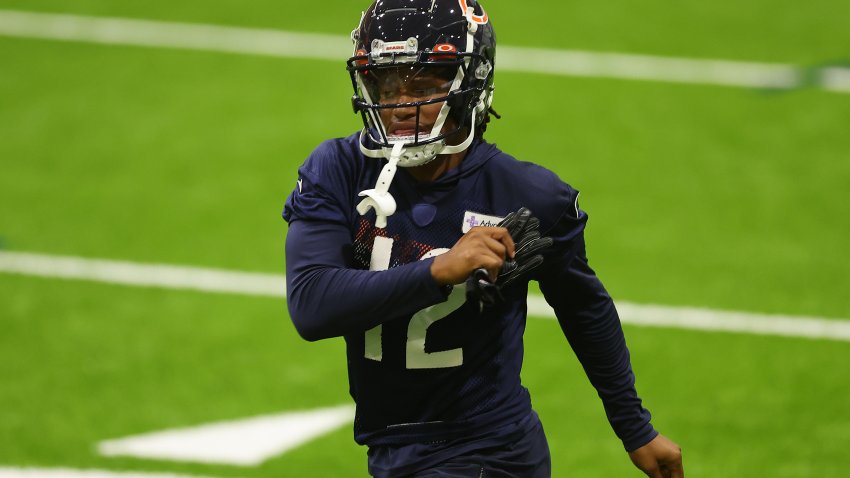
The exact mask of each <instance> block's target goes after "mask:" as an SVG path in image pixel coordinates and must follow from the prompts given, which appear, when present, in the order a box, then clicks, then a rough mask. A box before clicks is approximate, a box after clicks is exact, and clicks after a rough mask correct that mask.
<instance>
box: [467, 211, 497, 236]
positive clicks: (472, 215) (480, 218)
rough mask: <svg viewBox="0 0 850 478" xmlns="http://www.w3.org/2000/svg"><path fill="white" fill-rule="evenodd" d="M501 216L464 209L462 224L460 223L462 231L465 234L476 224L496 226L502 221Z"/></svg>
mask: <svg viewBox="0 0 850 478" xmlns="http://www.w3.org/2000/svg"><path fill="white" fill-rule="evenodd" d="M502 219H504V218H503V217H499V216H488V215H486V214H481V213H480V212H473V211H466V214H464V215H463V224H462V225H461V227H462V229H463V233H464V234H466V233H467V232H469V230H470V229H472V228H473V227H476V226H484V227H496V226H498V225H499V223H500V222H502Z"/></svg>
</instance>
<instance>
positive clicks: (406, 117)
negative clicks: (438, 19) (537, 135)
mask: <svg viewBox="0 0 850 478" xmlns="http://www.w3.org/2000/svg"><path fill="white" fill-rule="evenodd" d="M415 42H416V40H415V39H410V40H408V42H405V44H406V45H414V46H415ZM387 45H391V44H387ZM448 46H450V45H446V47H448ZM375 50H376V48H375V46H374V45H373V54H371V55H366V54H365V52H364V54H362V55H356V56H354V57H352V58H351V59H350V60H349V62H348V64H349V67H348V69H349V71H350V72H351V77H352V82H353V83H354V87H355V91H356V93H357V94H356V95H355V97H354V98H353V100H352V101H353V104H354V109H355V111H358V112H360V113H361V115H362V118H363V123H364V125H365V129H364V131H363V136H367V135H368V137H369V139H371V141H372V142H373V143H374V144H376V145H377V146H379V147H380V148H381V151H382V152H375V151H370V150H368V149H365V148H361V149H363V150H364V153H366V154H368V155H369V156H376V157H385V156H386V152H388V151H389V150H391V149H392V147H393V146H394V145H396V144H398V143H402V144H404V153H403V155H402V158H401V160H400V161H399V166H402V167H414V166H421V165H423V164H426V163H428V162H430V161H431V160H433V159H434V158H436V156H437V155H438V154H451V153H453V152H459V151H463V150H465V149H466V148H467V147H468V146H469V144H470V143H471V141H472V139H473V136H474V130H475V116H476V114H475V107H474V105H475V104H476V103H477V102H478V101H479V97H480V96H481V95H482V91H483V89H482V88H481V87H480V86H470V85H471V84H472V83H473V82H471V81H470V75H472V76H473V77H474V76H475V72H472V73H470V65H476V64H477V65H480V64H481V62H482V61H484V62H486V60H485V59H484V58H481V57H480V55H476V54H474V53H457V52H456V51H417V50H416V49H415V48H412V49H410V50H408V52H405V53H377V52H376V51H375ZM377 50H378V51H381V50H380V49H377ZM487 63H488V64H489V62H487ZM479 83H480V82H479ZM464 132H466V138H465V140H464V141H463V142H462V143H461V144H460V145H449V144H447V141H451V139H452V138H456V137H457V136H458V135H462V134H463V133H464Z"/></svg>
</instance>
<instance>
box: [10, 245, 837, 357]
mask: <svg viewBox="0 0 850 478" xmlns="http://www.w3.org/2000/svg"><path fill="white" fill-rule="evenodd" d="M2 272H5V273H11V274H21V275H28V276H39V277H49V278H61V279H76V280H85V281H95V282H105V283H110V284H123V285H133V286H142V287H160V288H165V289H192V290H201V291H205V292H224V293H234V294H246V295H256V296H268V297H285V296H286V277H285V276H283V275H278V274H257V273H246V272H236V271H226V270H218V269H206V268H196V267H178V266H172V265H161V264H138V263H133V262H118V261H108V260H99V259H84V258H80V257H65V256H52V255H43V254H29V253H21V252H2V251H0V273H2ZM617 310H618V311H619V313H620V319H621V320H622V322H623V323H625V324H631V325H637V326H645V327H667V328H677V329H693V330H708V331H726V332H740V333H748V334H757V335H782V336H788V337H805V338H812V339H826V340H839V341H845V342H850V320H844V319H823V318H818V317H801V316H785V315H768V314H754V313H749V312H734V311H719V310H711V309H698V308H692V307H669V306H661V305H639V304H632V303H629V302H620V301H618V302H617ZM528 313H529V315H531V316H533V317H543V318H554V317H555V312H554V311H553V310H552V308H551V307H549V305H548V304H547V303H546V301H545V300H544V299H543V298H542V297H540V296H534V295H532V296H529V298H528Z"/></svg>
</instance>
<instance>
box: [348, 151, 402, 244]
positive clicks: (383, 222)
mask: <svg viewBox="0 0 850 478" xmlns="http://www.w3.org/2000/svg"><path fill="white" fill-rule="evenodd" d="M361 146H362V143H361ZM385 149H387V148H385ZM403 151H404V144H402V143H396V144H394V145H393V148H392V150H391V151H390V155H389V156H390V157H389V162H388V163H387V165H386V166H384V169H383V170H381V174H380V175H379V176H378V183H377V184H375V187H374V189H367V190H366V191H362V192H360V194H358V196H360V197H365V198H366V199H364V200H362V201H360V204H358V205H357V212H359V213H360V215H361V216H365V215H366V213H368V212H369V210H370V209H374V210H375V215H376V216H377V220H376V221H375V227H378V228H381V229H384V228H385V227H387V218H388V217H390V216H392V215H393V214H395V209H396V203H395V198H393V196H392V194H390V193H389V189H390V183H391V182H392V181H393V178H394V177H395V173H396V171H398V162H399V161H400V160H401V155H402V152H403Z"/></svg>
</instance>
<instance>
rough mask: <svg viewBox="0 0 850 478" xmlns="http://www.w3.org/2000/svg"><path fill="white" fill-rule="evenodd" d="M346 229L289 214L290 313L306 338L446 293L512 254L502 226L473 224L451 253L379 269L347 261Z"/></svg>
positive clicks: (372, 322)
mask: <svg viewBox="0 0 850 478" xmlns="http://www.w3.org/2000/svg"><path fill="white" fill-rule="evenodd" d="M349 251H350V232H349V230H348V228H347V227H346V226H344V225H341V224H338V223H333V222H327V221H308V220H297V221H293V222H292V223H291V224H290V226H289V232H288V233H287V237H286V270H287V274H286V281H287V303H288V305H289V313H290V316H291V318H292V321H293V323H294V324H295V328H296V329H297V330H298V333H299V334H300V335H301V336H302V337H304V338H305V339H306V340H311V341H312V340H319V339H324V338H330V337H338V336H342V335H345V334H347V333H350V332H356V331H361V330H368V329H371V328H372V327H375V326H376V325H378V324H381V323H383V322H386V321H388V320H392V319H395V318H398V317H403V316H406V315H410V314H413V313H415V312H417V311H419V310H421V309H424V308H426V307H429V306H431V305H434V304H436V303H439V302H443V301H445V300H446V298H447V296H448V289H446V287H445V286H446V285H452V284H459V283H461V282H463V281H464V280H466V278H467V277H468V276H469V274H470V273H471V272H472V271H473V270H475V269H476V268H479V267H483V268H486V269H488V270H492V271H494V273H495V271H497V270H498V269H499V268H500V267H501V265H502V261H503V258H504V257H505V256H506V255H508V256H512V255H513V241H512V240H511V237H510V234H508V232H507V230H505V229H503V228H492V227H491V228H483V227H479V228H473V230H471V231H469V232H468V233H467V234H465V235H464V236H463V237H461V239H460V240H459V241H458V242H457V243H456V244H455V245H454V246H453V247H452V249H451V250H450V251H449V252H446V253H445V254H443V255H440V256H437V258H436V259H433V258H432V259H426V260H422V261H417V262H413V263H410V264H406V265H402V266H399V267H393V268H391V269H388V270H385V271H365V270H358V269H351V268H349V266H348V264H349V260H348V258H347V255H348V254H349Z"/></svg>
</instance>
